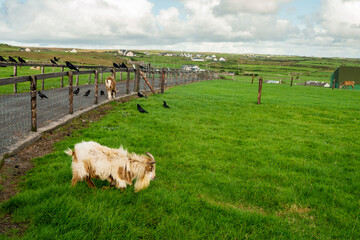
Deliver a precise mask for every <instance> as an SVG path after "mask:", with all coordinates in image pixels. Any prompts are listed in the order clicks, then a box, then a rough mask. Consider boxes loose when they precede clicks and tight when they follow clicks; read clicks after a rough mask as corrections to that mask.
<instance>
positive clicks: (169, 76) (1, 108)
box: [0, 69, 214, 155]
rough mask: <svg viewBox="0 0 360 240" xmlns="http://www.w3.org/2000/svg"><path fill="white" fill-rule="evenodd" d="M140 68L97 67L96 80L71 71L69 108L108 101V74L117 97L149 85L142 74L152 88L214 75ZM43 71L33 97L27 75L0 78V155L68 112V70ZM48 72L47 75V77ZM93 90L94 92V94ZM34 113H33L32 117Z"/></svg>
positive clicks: (82, 107) (83, 107)
mask: <svg viewBox="0 0 360 240" xmlns="http://www.w3.org/2000/svg"><path fill="white" fill-rule="evenodd" d="M143 71H144V73H143V76H144V77H143V78H141V77H140V74H139V73H140V71H139V70H136V69H130V70H129V69H127V70H116V69H107V70H100V71H99V72H100V74H99V79H98V81H97V82H96V80H95V75H96V73H95V72H94V71H90V72H89V71H84V72H83V73H84V74H82V72H81V71H80V73H76V72H74V76H73V86H72V88H73V100H72V104H71V105H72V106H71V107H72V108H73V109H72V110H73V112H74V113H75V112H77V111H80V110H84V109H87V108H89V107H92V106H94V105H96V104H101V103H104V102H105V101H108V100H107V92H106V89H105V84H104V81H105V79H106V78H107V77H108V76H111V75H112V74H114V75H115V79H116V81H117V85H116V90H117V97H121V96H125V95H126V94H132V93H134V92H135V93H136V92H137V91H148V90H149V89H150V87H149V86H148V84H147V83H146V81H145V80H144V78H145V79H146V80H147V81H148V82H149V84H150V85H151V86H152V87H153V88H154V89H156V90H159V89H160V90H162V89H164V88H165V87H168V86H175V85H180V84H186V83H189V82H194V81H200V80H208V79H211V78H213V77H214V75H213V74H212V73H210V72H203V73H194V72H180V71H178V70H172V71H171V70H166V71H165V70H159V69H157V70H156V69H154V70H143ZM46 74H47V73H44V74H40V75H37V80H36V91H34V92H36V98H35V101H34V97H35V96H32V95H31V90H30V88H31V84H29V79H31V77H30V76H21V77H13V78H7V79H0V89H2V91H1V94H2V95H0V125H1V127H0V136H1V138H0V155H3V154H4V153H7V152H9V149H11V147H12V146H13V145H14V144H16V143H18V142H20V141H21V140H22V139H24V138H25V137H26V136H27V135H28V134H29V133H30V131H31V130H36V129H37V128H42V127H45V126H48V125H49V124H51V123H53V122H54V121H57V120H59V119H61V118H63V117H65V116H66V115H68V114H69V109H70V102H69V101H70V100H69V95H70V92H69V88H70V87H69V83H68V77H67V75H68V72H57V73H54V74H55V76H54V77H51V76H52V75H46ZM50 74H53V73H50ZM75 74H77V75H75ZM59 75H61V76H59ZM48 76H50V77H49V78H47V77H48ZM41 78H43V79H41ZM140 79H142V81H140ZM13 86H14V87H13ZM4 89H5V90H4ZM13 89H16V92H18V93H11V94H10V93H9V92H11V91H13ZM96 90H97V94H95V92H96ZM87 93H88V94H87ZM33 94H34V93H33ZM34 111H35V112H36V114H34ZM34 116H36V117H35V119H34ZM34 121H35V125H34ZM34 128H35V129H34Z"/></svg>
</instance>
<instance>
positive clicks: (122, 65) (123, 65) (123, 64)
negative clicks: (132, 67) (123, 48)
mask: <svg viewBox="0 0 360 240" xmlns="http://www.w3.org/2000/svg"><path fill="white" fill-rule="evenodd" d="M120 67H122V68H126V69H127V68H128V67H127V66H126V64H125V63H121V65H120Z"/></svg>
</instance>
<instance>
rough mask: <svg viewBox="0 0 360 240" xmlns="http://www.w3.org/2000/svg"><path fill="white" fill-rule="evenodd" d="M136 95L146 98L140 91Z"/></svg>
mask: <svg viewBox="0 0 360 240" xmlns="http://www.w3.org/2000/svg"><path fill="white" fill-rule="evenodd" d="M137 95H138V96H139V97H141V98H142V97H144V98H147V96H146V95H144V94H142V93H141V92H137Z"/></svg>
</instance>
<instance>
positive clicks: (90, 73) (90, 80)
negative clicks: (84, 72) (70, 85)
mask: <svg viewBox="0 0 360 240" xmlns="http://www.w3.org/2000/svg"><path fill="white" fill-rule="evenodd" d="M90 84H91V73H90V74H89V83H88V85H90Z"/></svg>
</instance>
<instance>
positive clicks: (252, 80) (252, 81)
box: [251, 74, 255, 84]
mask: <svg viewBox="0 0 360 240" xmlns="http://www.w3.org/2000/svg"><path fill="white" fill-rule="evenodd" d="M254 77H255V74H253V76H252V79H251V84H253V83H254Z"/></svg>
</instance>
